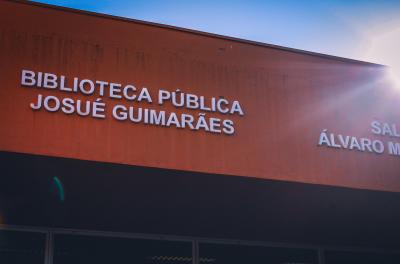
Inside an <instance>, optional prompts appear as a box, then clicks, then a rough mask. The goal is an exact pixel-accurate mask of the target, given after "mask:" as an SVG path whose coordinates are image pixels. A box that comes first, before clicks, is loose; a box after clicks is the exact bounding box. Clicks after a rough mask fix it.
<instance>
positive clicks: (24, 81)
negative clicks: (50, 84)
mask: <svg viewBox="0 0 400 264" xmlns="http://www.w3.org/2000/svg"><path fill="white" fill-rule="evenodd" d="M21 85H24V86H35V85H36V80H35V72H33V71H28V70H22V74H21Z"/></svg>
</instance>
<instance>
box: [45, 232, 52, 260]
mask: <svg viewBox="0 0 400 264" xmlns="http://www.w3.org/2000/svg"><path fill="white" fill-rule="evenodd" d="M53 253H54V236H53V232H52V231H49V232H47V235H46V252H45V262H44V263H45V264H53V256H54V254H53Z"/></svg>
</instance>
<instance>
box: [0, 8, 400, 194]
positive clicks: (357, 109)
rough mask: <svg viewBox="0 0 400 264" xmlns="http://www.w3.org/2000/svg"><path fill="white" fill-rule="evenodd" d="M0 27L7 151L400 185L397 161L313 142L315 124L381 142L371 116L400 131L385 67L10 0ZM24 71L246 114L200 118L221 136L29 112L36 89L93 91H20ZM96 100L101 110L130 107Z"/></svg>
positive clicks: (2, 134) (0, 129)
mask: <svg viewBox="0 0 400 264" xmlns="http://www.w3.org/2000/svg"><path fill="white" fill-rule="evenodd" d="M0 34H1V35H0V86H1V87H0V121H1V126H0V150H2V151H15V152H24V153H34V154H42V155H50V156H61V157H71V158H78V159H87V160H95V161H106V162H114V163H123V164H132V165H142V166H151V167H161V168H171V169H179V170H188V171H201V172H208V173H219V174H230V175H238V176H250V177H258V178H265V179H278V180H289V181H299V182H307V183H317V184H327V185H337V186H347V187H354V188H367V189H377V190H386V191H400V157H395V156H391V155H388V154H387V153H385V154H381V155H378V154H372V153H367V152H359V151H354V150H352V151H350V150H339V149H333V148H327V147H319V146H317V143H318V139H319V135H320V132H321V131H322V129H328V131H332V132H335V133H338V134H339V133H341V134H344V135H351V136H357V137H362V136H366V137H369V138H371V139H374V138H376V139H382V141H385V142H386V141H387V139H388V138H387V137H383V136H374V135H373V134H372V133H371V131H370V130H371V128H370V122H371V121H373V120H380V121H385V122H389V123H396V122H397V124H398V125H399V129H400V110H399V109H400V107H399V103H400V93H398V92H396V91H394V89H393V88H392V87H390V85H388V84H385V83H384V82H382V80H381V79H382V71H383V68H382V67H379V66H376V65H370V64H363V63H355V62H350V61H344V60H337V59H331V58H325V57H322V56H313V55H309V54H303V53H296V52H290V51H284V50H279V49H274V48H270V47H262V46H257V45H252V44H249V43H244V42H238V41H233V40H228V39H222V38H216V37H212V36H206V35H200V34H194V33H189V32H184V31H179V30H174V29H170V28H162V27H157V26H152V25H146V24H141V23H135V22H127V21H122V20H118V19H111V18H104V17H100V16H93V15H87V14H83V13H77V12H67V11H63V10H56V9H52V8H46V7H41V6H37V5H32V4H26V3H18V2H12V1H1V2H0ZM310 41H317V40H310ZM22 69H31V70H35V71H41V72H51V73H56V74H60V75H66V76H67V77H71V78H72V77H75V76H76V77H79V78H82V79H83V78H88V79H93V80H104V81H115V82H117V83H132V84H134V85H135V86H136V87H143V86H145V87H148V88H149V90H150V91H151V92H153V93H154V98H156V96H155V95H156V91H157V90H158V89H160V88H164V89H166V90H170V91H174V90H175V89H177V88H180V89H181V90H182V91H184V92H191V93H194V94H197V95H205V96H207V97H211V96H216V97H218V96H224V97H225V98H228V99H231V100H239V101H240V103H241V105H242V107H243V110H244V112H245V115H244V116H242V117H240V116H238V115H232V116H227V115H222V114H219V113H213V114H209V113H208V114H207V115H210V116H211V115H212V116H214V117H220V118H227V117H229V118H230V119H232V120H233V121H234V122H235V129H236V131H235V134H234V135H232V136H227V135H221V134H212V133H207V132H204V131H190V130H188V129H177V128H174V127H170V128H165V127H155V126H149V125H144V124H131V123H129V122H127V121H126V122H121V121H116V120H114V119H113V118H109V117H107V118H106V119H94V118H91V117H79V116H77V115H65V114H63V113H61V112H57V113H49V112H46V111H32V109H30V108H29V103H31V102H33V101H34V99H35V98H36V97H37V95H38V94H39V93H41V94H44V95H56V96H58V97H60V98H63V97H72V98H81V99H88V100H92V101H93V100H94V99H95V98H96V97H87V96H84V95H81V94H70V93H66V92H60V91H52V90H45V89H38V88H27V87H22V86H21V84H20V83H21V82H20V74H21V70H22ZM154 98H153V99H154ZM103 99H104V101H105V102H106V104H107V114H110V112H111V107H112V106H113V105H115V104H119V103H120V104H125V105H128V103H127V102H126V101H123V100H115V99H108V98H103ZM140 106H143V107H150V108H154V109H158V110H168V111H176V112H181V111H182V110H176V109H175V108H174V107H173V106H171V105H170V104H168V105H165V106H162V107H160V106H158V105H157V104H156V103H153V104H147V103H141V104H140ZM183 112H185V113H191V114H193V115H196V116H197V115H198V113H200V112H201V111H199V110H183ZM393 140H394V141H395V140H396V139H393ZM397 141H400V139H399V140H397ZM110 177H112V175H110Z"/></svg>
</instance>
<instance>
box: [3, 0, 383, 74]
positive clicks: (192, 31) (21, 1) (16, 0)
mask: <svg viewBox="0 0 400 264" xmlns="http://www.w3.org/2000/svg"><path fill="white" fill-rule="evenodd" d="M6 1H8V2H14V3H19V4H27V5H33V6H38V7H42V8H49V9H55V10H58V11H64V12H71V13H78V14H84V15H90V16H96V17H101V18H107V19H113V20H118V21H124V22H131V23H137V24H142V25H147V26H154V27H159V28H164V29H171V30H176V31H181V32H186V33H190V34H196V35H201V36H206V37H212V38H218V39H224V40H230V41H235V42H240V43H245V44H249V45H254V46H260V47H266V48H272V49H277V50H282V51H286V52H291V53H297V54H304V55H310V56H316V57H320V58H325V59H331V60H336V61H341V62H349V63H355V64H361V65H368V66H375V67H387V66H386V65H383V64H378V63H373V62H367V61H361V60H356V59H350V58H345V57H340V56H335V55H328V54H324V53H318V52H313V51H307V50H302V49H296V48H289V47H284V46H279V45H274V44H268V43H264V42H259V41H254V40H247V39H242V38H236V37H231V36H226V35H220V34H216V33H209V32H205V31H200V30H195V29H188V28H182V27H177V26H171V25H167V24H161V23H156V22H149V21H144V20H139V19H134V18H127V17H121V16H115V15H109V14H104V13H97V12H93V11H87V10H81V9H76V8H70V7H64V6H57V5H52V4H45V3H39V2H35V1H32V0H6Z"/></svg>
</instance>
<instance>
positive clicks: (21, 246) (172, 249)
mask: <svg viewBox="0 0 400 264" xmlns="http://www.w3.org/2000/svg"><path fill="white" fill-rule="evenodd" d="M0 34H1V35H0V71H1V73H0V81H1V82H0V83H1V89H0V120H1V123H2V125H1V126H0V163H1V167H2V173H1V174H0V260H1V263H3V260H4V263H48V264H50V263H54V264H67V263H168V264H170V263H193V264H197V263H216V264H219V263H276V264H278V263H280V264H283V263H287V264H288V263H322V264H323V263H326V264H338V263H340V264H346V263H379V264H384V263H400V255H399V252H400V251H399V250H400V243H399V241H400V228H399V224H398V223H399V222H400V210H399V209H400V194H399V191H400V175H399V173H400V121H399V120H400V110H399V107H398V105H399V102H400V92H399V91H398V90H397V89H396V87H395V86H394V85H393V84H392V83H390V82H389V81H388V79H387V78H386V68H385V67H384V66H381V65H376V64H371V63H366V62H360V61H354V60H350V59H345V58H338V57H332V56H328V55H323V54H316V53H312V52H305V51H299V50H293V49H288V48H284V47H278V46H272V45H267V44H263V43H257V42H252V41H246V40H241V39H235V38H229V37H225V36H218V35H213V34H208V33H203V32H197V31H192V30H187V29H181V28H175V27H170V26H165V25H159V24H154V23H148V22H142V21H136V20H131V19H125V18H119V17H113V16H107V15H101V14H96V13H90V12H83V11H78V10H73V9H66V8H60V7H54V6H49V5H44V4H37V3H31V2H25V1H15V0H5V1H2V2H0Z"/></svg>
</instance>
